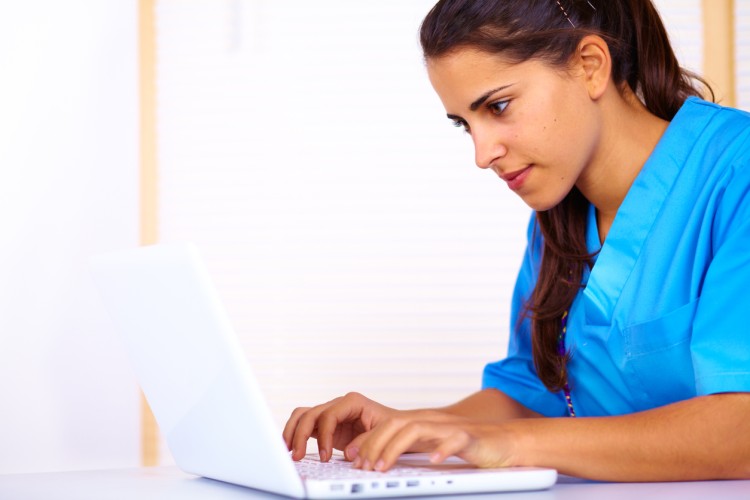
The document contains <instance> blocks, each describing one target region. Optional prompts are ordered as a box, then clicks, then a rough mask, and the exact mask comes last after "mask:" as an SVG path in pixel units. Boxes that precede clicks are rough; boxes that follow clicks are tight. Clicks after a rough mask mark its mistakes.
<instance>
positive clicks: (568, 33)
mask: <svg viewBox="0 0 750 500" xmlns="http://www.w3.org/2000/svg"><path fill="white" fill-rule="evenodd" d="M590 34H595V35H598V36H600V37H602V38H603V39H604V40H605V41H606V42H607V44H608V46H609V50H610V54H611V56H612V79H613V81H614V83H615V84H616V85H617V86H618V88H620V89H624V86H625V85H627V86H628V87H630V89H631V90H632V91H634V92H635V93H636V95H637V96H638V97H639V98H640V99H641V100H642V101H643V103H644V104H645V106H646V108H647V109H648V110H649V111H650V112H651V113H653V114H654V115H656V116H658V117H660V118H662V119H665V120H671V119H672V118H673V117H674V115H675V114H676V113H677V111H678V110H679V108H680V107H681V106H682V104H683V102H684V101H685V99H687V98H688V97H689V96H700V95H702V91H701V90H702V89H705V90H706V91H707V92H708V93H710V96H711V99H713V93H712V92H711V89H710V87H708V85H706V84H705V82H704V81H703V80H702V79H700V78H699V77H697V76H696V75H694V74H693V73H690V72H689V71H686V70H685V69H683V68H681V67H680V65H679V64H678V62H677V58H676V57H675V55H674V51H673V50H672V47H671V45H670V42H669V37H668V36H667V31H666V29H665V28H664V24H663V23H662V20H661V18H660V17H659V14H658V12H657V11H656V8H655V7H654V5H653V3H652V2H651V0H559V1H558V0H440V1H439V2H438V3H437V4H436V5H435V6H434V7H433V8H432V10H431V11H430V12H429V14H427V17H426V18H425V19H424V21H423V22H422V27H421V30H420V41H421V43H422V50H423V52H424V56H425V58H426V59H431V58H438V57H441V56H445V55H448V54H450V53H451V52H453V51H456V50H458V49H461V48H467V47H471V48H474V49H479V50H482V51H484V52H487V53H490V54H502V56H503V58H504V59H506V60H508V61H511V62H516V63H520V62H523V61H527V60H530V59H536V60H541V61H544V62H546V63H548V64H550V65H552V66H555V67H559V68H565V67H566V65H567V64H568V63H569V61H570V60H571V58H572V57H573V55H574V54H575V51H576V50H577V48H578V44H579V43H580V41H581V39H582V38H583V37H584V36H586V35H590ZM588 207H589V202H588V201H587V200H586V199H585V198H584V197H583V195H582V194H581V193H580V191H578V189H577V188H573V189H572V190H571V192H570V193H569V194H568V195H567V196H566V197H565V198H564V199H563V201H562V202H560V203H559V204H558V205H557V206H555V207H553V208H551V209H550V210H546V211H543V212H537V222H538V228H539V229H540V232H541V236H542V237H543V238H544V246H543V250H542V262H541V267H540V271H539V278H538V279H537V283H536V285H535V287H534V290H533V292H532V294H531V297H529V298H528V300H527V303H526V312H525V315H526V316H530V317H531V324H532V328H531V331H532V350H533V357H534V364H535V366H536V370H537V374H538V376H539V378H540V379H541V381H542V382H543V383H544V385H545V386H546V387H547V388H548V389H549V390H551V391H559V390H561V389H562V388H563V387H564V386H565V384H566V382H567V371H566V364H567V361H568V358H569V354H565V355H562V356H561V355H560V354H559V353H558V350H557V338H558V334H559V331H560V326H561V325H560V322H561V318H562V315H563V314H564V312H565V311H566V310H567V309H568V308H569V307H570V304H571V303H572V302H573V299H574V298H575V296H576V294H577V293H578V290H579V289H580V288H581V286H582V285H581V280H582V278H583V273H584V271H585V270H586V267H588V268H591V267H592V266H593V264H592V262H593V261H592V257H593V256H592V255H589V253H588V250H587V247H586V214H587V211H588ZM535 233H536V231H535Z"/></svg>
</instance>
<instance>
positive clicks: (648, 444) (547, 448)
mask: <svg viewBox="0 0 750 500" xmlns="http://www.w3.org/2000/svg"><path fill="white" fill-rule="evenodd" d="M749 416H750V394H748V393H729V394H717V395H712V396H702V397H698V398H694V399H690V400H687V401H682V402H679V403H675V404H671V405H667V406H664V407H661V408H657V409H653V410H648V411H644V412H639V413H633V414H630V415H623V416H615V417H589V418H531V419H514V420H508V421H506V422H501V423H498V422H491V423H481V422H475V421H472V420H468V419H461V418H460V417H456V420H455V421H449V422H419V421H400V420H399V419H391V420H389V421H387V422H383V424H382V425H380V426H379V427H378V428H377V429H374V430H373V432H371V433H370V434H369V435H368V436H367V437H366V438H365V439H364V440H363V442H362V443H361V445H360V447H359V455H358V457H357V460H356V461H355V465H357V466H360V467H362V468H365V469H376V470H385V469H387V468H389V467H391V466H392V465H393V464H394V463H395V461H396V460H397V459H398V456H399V455H400V454H401V453H402V452H403V451H405V450H407V449H415V448H416V449H420V450H422V451H429V452H431V453H432V454H433V455H432V459H433V461H435V462H440V461H442V460H444V459H445V458H446V457H447V456H449V455H458V456H460V457H462V458H464V459H466V460H467V461H469V462H471V463H474V464H476V465H478V466H481V467H503V466H523V465H526V466H545V467H552V468H555V469H557V470H559V471H560V472H562V473H564V474H569V475H574V476H580V477H585V478H589V479H595V480H604V481H685V480H705V479H736V478H750V418H748V417H749Z"/></svg>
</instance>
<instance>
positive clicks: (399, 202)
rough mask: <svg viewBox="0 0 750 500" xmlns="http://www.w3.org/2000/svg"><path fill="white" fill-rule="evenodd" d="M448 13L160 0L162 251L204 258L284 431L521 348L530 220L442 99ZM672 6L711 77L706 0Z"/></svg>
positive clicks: (451, 392) (685, 44) (469, 372)
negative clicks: (313, 414)
mask: <svg viewBox="0 0 750 500" xmlns="http://www.w3.org/2000/svg"><path fill="white" fill-rule="evenodd" d="M433 3H434V2H433V0H413V1H410V2H403V1H401V0H380V1H378V2H351V1H346V0H327V1H325V2H306V1H302V0H287V1H285V2H273V1H270V0H245V1H242V0H159V1H158V2H157V32H158V42H157V44H158V49H157V50H158V77H157V81H158V99H157V101H158V104H157V108H158V122H159V125H158V135H159V170H160V181H159V182H160V185H159V191H160V195H159V202H160V205H159V220H160V240H161V241H165V242H167V241H193V242H195V243H196V244H197V245H198V246H199V248H200V249H201V250H202V253H203V255H204V258H205V259H206V261H207V265H208V267H209V269H210V271H211V274H212V277H213V279H214V281H215V283H216V285H217V288H218V290H219V293H220V295H221V296H222V299H223V301H224V303H225V305H226V306H227V309H228V311H229V315H230V317H231V319H232V321H233V324H234V326H235V329H236V330H237V332H238V334H239V336H240V337H241V340H242V343H243V346H244V348H245V349H246V353H247V357H248V359H249V361H250V363H251V364H252V366H253V368H254V371H255V373H256V375H257V377H258V379H259V381H260V384H261V386H262V387H263V389H264V391H265V393H266V396H267V397H268V399H269V403H270V405H271V409H272V411H273V413H274V415H275V416H276V419H277V421H278V423H279V424H282V423H283V422H284V421H285V419H286V417H287V416H288V414H289V412H290V411H291V410H292V409H293V408H294V407H296V406H302V405H312V404H316V403H320V402H323V401H326V400H328V399H330V398H332V397H335V396H338V395H341V394H343V393H345V392H347V391H350V390H357V391H361V392H363V393H365V394H366V395H368V396H371V397H373V398H375V399H377V400H379V401H381V402H382V403H384V404H387V405H393V406H396V407H400V408H413V407H422V406H435V405H444V404H448V403H451V402H454V401H455V400H457V399H459V398H461V397H463V396H465V395H467V394H469V393H470V392H472V391H474V390H477V389H478V388H479V385H480V377H481V371H482V368H483V366H484V364H485V363H486V362H488V361H492V360H497V359H499V358H501V357H503V356H504V354H505V353H506V344H507V341H508V335H509V307H510V298H511V293H512V288H513V283H514V281H515V277H516V274H517V270H518V266H519V265H520V261H521V256H522V252H523V249H524V246H525V236H526V225H527V222H528V217H529V214H530V211H529V209H528V208H527V207H526V206H525V205H524V204H523V203H522V202H521V201H520V200H519V199H518V198H517V197H516V196H515V195H514V194H512V193H511V192H510V191H508V190H507V188H506V187H505V185H504V184H503V183H502V182H501V181H500V180H499V179H497V177H496V176H495V174H494V173H492V172H487V171H481V170H480V169H478V168H476V167H475V166H474V165H473V148H472V145H471V141H470V138H469V137H468V136H464V135H462V133H461V132H460V131H458V130H456V129H453V128H452V127H450V124H449V121H448V120H447V119H446V118H445V111H444V110H443V108H442V105H441V104H440V102H439V100H438V98H437V96H435V95H434V92H433V90H432V88H431V87H430V84H429V82H428V80H427V76H426V71H425V69H424V66H423V63H422V61H421V54H420V51H419V47H418V42H417V30H418V25H419V22H420V21H421V19H422V17H423V16H424V15H425V14H426V12H427V11H428V10H429V8H431V6H432V4H433ZM658 5H659V7H660V9H661V11H662V14H663V16H664V18H665V20H666V21H667V25H668V27H669V29H670V32H671V33H672V34H673V38H674V40H675V43H676V44H677V45H678V49H679V52H680V53H681V55H682V56H683V57H684V59H685V61H686V64H687V65H688V66H690V67H693V68H699V67H700V53H701V51H700V29H699V26H700V25H699V20H700V11H699V4H698V1H697V0H695V1H690V2H685V1H684V0H683V1H680V2H677V1H667V0H663V1H660V2H658ZM696 47H697V48H696Z"/></svg>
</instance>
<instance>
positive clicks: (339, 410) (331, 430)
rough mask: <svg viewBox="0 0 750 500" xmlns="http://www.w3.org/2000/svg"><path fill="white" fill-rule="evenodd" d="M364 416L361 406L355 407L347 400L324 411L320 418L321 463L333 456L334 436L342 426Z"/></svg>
mask: <svg viewBox="0 0 750 500" xmlns="http://www.w3.org/2000/svg"><path fill="white" fill-rule="evenodd" d="M361 414H362V407H361V406H360V405H353V404H352V403H351V402H350V401H348V400H347V399H346V398H343V399H341V400H340V401H339V402H338V403H337V404H335V405H332V406H330V407H328V408H326V409H325V410H323V411H322V412H321V413H320V415H319V416H318V422H317V439H318V452H319V454H320V461H321V462H326V461H328V459H330V458H331V455H332V454H333V436H334V434H335V433H336V430H337V429H339V428H340V426H341V425H342V424H345V423H350V422H353V421H356V420H358V419H359V418H360V416H361Z"/></svg>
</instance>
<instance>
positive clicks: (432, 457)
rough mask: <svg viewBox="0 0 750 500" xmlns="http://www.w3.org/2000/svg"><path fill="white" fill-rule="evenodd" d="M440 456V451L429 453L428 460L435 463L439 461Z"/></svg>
mask: <svg viewBox="0 0 750 500" xmlns="http://www.w3.org/2000/svg"><path fill="white" fill-rule="evenodd" d="M440 458H441V456H440V453H437V452H435V453H433V454H432V455H430V462H432V463H433V464H434V463H437V462H439V461H440Z"/></svg>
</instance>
